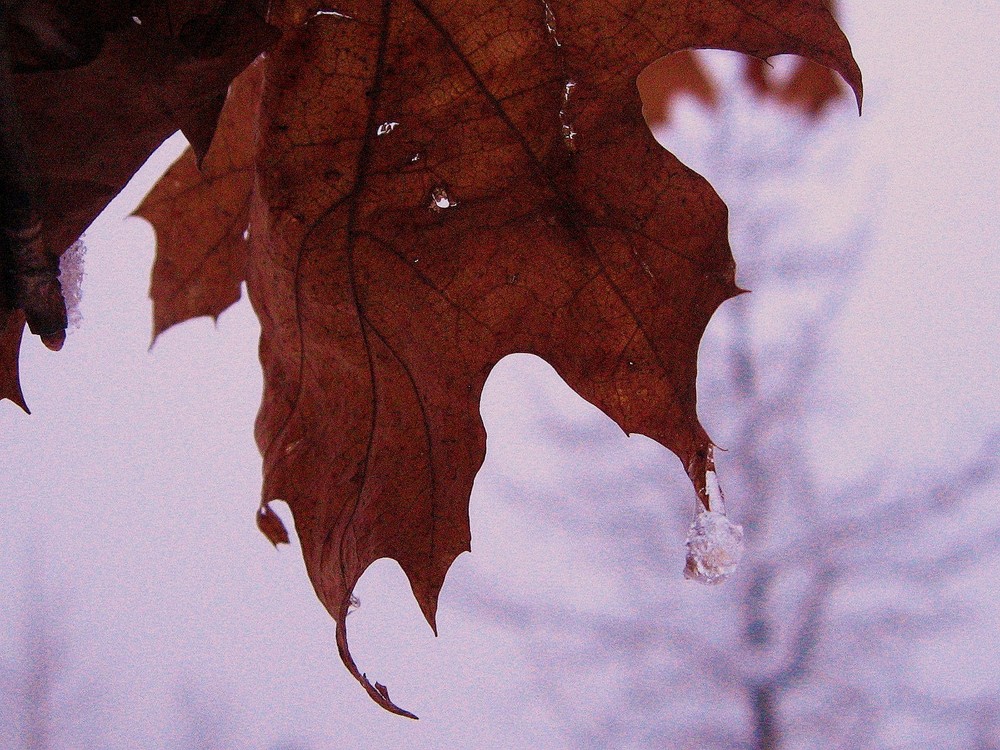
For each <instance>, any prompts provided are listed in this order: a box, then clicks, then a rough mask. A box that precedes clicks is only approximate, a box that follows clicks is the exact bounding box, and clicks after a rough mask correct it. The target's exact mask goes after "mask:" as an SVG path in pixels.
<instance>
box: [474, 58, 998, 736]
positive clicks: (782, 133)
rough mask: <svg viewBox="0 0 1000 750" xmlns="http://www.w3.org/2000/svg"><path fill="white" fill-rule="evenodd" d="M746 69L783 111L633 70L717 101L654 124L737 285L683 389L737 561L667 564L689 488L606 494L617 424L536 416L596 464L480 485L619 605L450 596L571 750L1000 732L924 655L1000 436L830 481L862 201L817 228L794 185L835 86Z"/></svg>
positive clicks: (953, 616) (659, 482) (701, 68)
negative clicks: (680, 123) (723, 222)
mask: <svg viewBox="0 0 1000 750" xmlns="http://www.w3.org/2000/svg"><path fill="white" fill-rule="evenodd" d="M671 65H674V67H673V68H671ZM734 67H735V66H734ZM739 75H743V76H744V77H745V78H748V79H750V80H752V81H755V88H756V90H757V91H758V92H759V93H760V92H763V93H764V94H765V95H767V92H768V91H778V92H785V93H784V94H781V93H778V94H773V95H771V99H772V100H774V101H777V102H780V103H782V104H783V106H795V107H797V108H798V109H799V112H800V114H799V115H797V116H794V115H793V116H792V117H785V118H782V117H780V116H778V115H777V114H776V111H775V109H773V108H772V109H770V110H766V109H765V110H764V111H762V109H761V107H760V103H759V102H750V103H748V102H747V101H746V100H745V98H744V99H741V98H740V97H739V96H726V95H723V94H721V93H720V91H719V90H717V89H716V88H715V87H714V84H713V83H712V75H711V71H710V70H709V68H708V67H707V66H706V65H705V64H704V62H703V61H701V60H699V58H698V57H696V56H694V55H693V54H691V55H689V54H685V55H684V56H678V57H677V59H676V60H674V61H670V60H669V59H668V60H664V61H661V62H660V63H658V65H657V67H656V68H654V69H651V70H649V71H647V73H645V74H644V77H645V78H644V79H641V80H640V85H641V86H643V85H644V86H645V88H646V93H647V96H646V103H647V110H646V115H647V119H649V120H650V121H656V120H658V119H660V118H658V117H657V113H658V112H659V114H660V117H661V118H662V117H663V115H662V112H663V108H665V107H669V108H670V110H671V111H670V117H669V118H667V119H669V120H670V121H672V122H673V121H676V120H677V119H678V117H677V115H678V112H677V111H674V108H675V107H677V101H676V99H675V97H674V96H673V94H676V93H677V92H680V93H682V94H688V95H693V96H694V98H695V99H697V100H698V101H699V102H700V103H701V104H702V105H703V106H705V107H707V108H710V109H711V110H712V114H711V116H710V117H702V118H701V119H700V120H698V123H699V124H700V125H701V127H700V131H701V132H700V133H699V134H698V135H699V136H701V137H700V139H699V138H696V139H695V142H693V143H692V142H687V141H684V142H681V143H678V141H680V140H682V137H681V135H679V134H678V132H676V131H674V130H671V131H668V132H667V133H666V137H667V139H668V145H669V147H670V148H671V149H677V150H678V151H679V152H680V153H681V154H683V155H686V156H687V157H688V158H693V159H695V160H696V162H697V167H698V168H699V169H700V170H702V173H704V174H707V175H709V177H710V179H711V180H712V181H713V184H715V185H716V186H717V187H718V188H719V190H720V193H721V194H722V195H723V197H724V198H725V199H726V201H727V203H728V205H729V206H730V212H731V213H730V215H731V238H732V243H733V247H734V252H735V254H736V256H737V259H738V261H739V263H740V270H739V273H740V277H739V281H740V283H741V285H742V286H744V287H748V288H750V289H751V290H753V291H752V293H751V294H748V295H743V296H741V297H739V298H737V299H734V300H731V301H730V302H728V303H727V304H726V305H725V306H724V307H723V309H722V310H721V311H720V313H718V314H717V316H716V319H715V320H714V321H713V325H712V328H711V329H710V335H709V336H708V337H707V338H706V341H705V342H704V343H703V346H702V355H701V360H700V370H701V379H700V382H699V396H700V403H701V404H702V411H703V421H705V423H706V425H707V426H708V428H709V432H710V434H711V435H712V436H713V439H714V440H715V442H716V443H717V444H718V445H719V446H721V447H722V448H723V449H725V450H724V451H722V452H720V453H719V454H718V455H717V461H718V464H719V466H720V477H721V479H722V482H723V487H724V489H725V490H726V492H727V498H728V501H729V503H728V504H729V508H730V514H731V515H733V516H734V517H735V520H736V521H737V522H738V523H742V524H743V525H744V526H745V530H746V535H747V539H748V546H749V551H748V554H747V558H746V560H745V561H744V565H743V568H742V570H741V571H739V572H738V573H737V574H736V575H734V576H733V578H732V579H731V580H730V581H729V582H727V583H725V584H724V585H723V586H722V587H721V588H719V589H715V590H704V589H699V588H697V587H696V585H695V584H692V583H690V582H684V581H681V580H680V578H681V576H680V571H679V569H678V567H679V566H677V560H678V554H677V550H675V549H674V550H672V549H671V545H675V546H679V540H678V539H677V538H678V537H679V536H680V535H681V534H682V531H683V529H684V527H685V526H686V524H687V521H688V520H689V515H685V514H689V513H690V506H689V504H688V503H667V502H662V503H660V504H658V503H655V502H650V501H649V499H650V497H654V496H655V497H661V498H662V496H663V494H664V492H663V489H662V486H663V483H664V479H663V477H662V476H658V475H657V476H652V475H649V476H637V477H636V478H635V483H636V486H635V487H630V488H622V489H621V491H620V492H618V493H616V494H614V495H611V494H610V493H609V492H602V491H600V489H598V488H594V487H586V486H585V483H586V482H587V481H588V478H593V477H594V476H596V475H597V474H598V471H599V467H600V466H601V465H602V464H603V463H605V462H606V461H608V460H612V459H609V458H605V456H613V454H614V453H615V449H614V442H613V438H608V437H605V436H604V433H600V434H596V433H595V431H594V430H593V429H587V428H590V427H591V425H589V424H588V425H583V426H577V425H573V424H567V423H566V422H565V421H563V422H560V421H559V420H555V419H552V420H550V421H549V422H548V424H547V426H546V429H547V430H548V434H547V435H546V436H545V439H547V440H552V441H556V442H559V443H561V445H562V448H563V450H564V451H566V452H567V453H568V454H571V455H572V456H573V457H574V458H575V460H576V461H577V462H578V463H579V464H580V465H587V466H590V467H596V468H592V469H591V470H589V471H587V472H581V473H580V477H579V479H578V480H577V482H576V483H575V484H573V485H571V486H569V487H564V488H559V492H558V495H559V496H564V497H565V498H566V501H567V502H566V504H565V505H564V504H563V503H561V502H558V501H557V500H558V499H559V498H558V497H557V498H555V500H554V498H553V496H552V495H551V494H547V493H543V492H538V491H531V490H529V489H527V486H528V481H527V480H526V481H525V482H524V483H523V484H522V483H521V482H519V481H517V479H516V478H508V479H507V480H506V484H505V485H503V486H498V487H496V488H495V489H494V490H493V492H494V494H495V495H496V496H497V497H499V498H500V499H501V501H502V502H503V503H505V504H509V505H510V507H511V508H512V513H514V514H518V515H523V516H524V517H527V518H533V519H540V520H539V522H538V523H539V528H538V534H539V536H540V537H541V538H542V539H544V538H546V537H551V538H556V537H558V538H559V539H560V544H564V543H566V542H565V540H566V539H567V538H569V539H570V540H571V541H570V543H571V544H573V545H576V547H577V548H578V549H579V550H580V555H579V557H578V558H577V559H579V560H582V561H583V562H582V563H581V564H580V567H579V569H578V570H576V576H577V578H578V579H579V580H580V581H581V582H583V581H588V580H592V579H596V580H600V579H604V580H607V581H609V583H608V584H607V585H608V586H610V587H611V588H613V590H614V591H615V592H616V600H617V607H616V609H615V611H613V612H602V611H600V610H597V611H591V610H590V608H588V606H587V603H586V602H576V603H573V602H567V603H561V602H559V601H558V600H557V598H556V597H552V598H549V599H539V598H538V597H532V596H530V595H526V594H525V593H523V592H510V593H507V594H483V593H482V592H484V591H487V592H489V591H496V589H497V585H498V584H497V582H495V581H491V582H489V583H485V582H480V583H479V584H473V585H472V586H470V587H468V588H467V589H466V590H465V591H464V592H463V594H462V600H463V603H464V605H465V606H467V607H468V608H470V610H471V611H473V612H475V613H476V614H479V615H485V616H489V617H491V618H492V619H493V620H494V622H496V623H499V624H501V625H503V626H504V627H507V628H510V629H511V630H512V631H513V632H515V633H516V634H517V636H518V638H519V639H520V640H521V641H522V642H523V643H524V647H525V649H526V652H527V653H529V654H530V655H531V658H532V659H533V660H534V661H535V663H536V665H537V678H538V683H539V686H540V687H539V690H540V692H541V694H542V695H544V696H545V700H546V702H547V704H548V705H549V706H550V707H551V710H552V711H553V713H554V714H555V715H557V716H559V717H560V721H561V725H562V726H563V727H564V731H565V736H566V744H567V746H569V747H593V748H606V747H616V748H627V747H635V748H648V747H676V748H682V747H683V748H700V749H707V748H747V749H750V748H752V749H753V750H784V749H785V748H807V747H808V748H814V747H823V748H845V750H855V749H857V750H860V749H861V748H883V747H912V748H918V747H919V748H944V747H956V748H959V747H961V748H986V747H991V748H993V747H997V745H996V744H995V743H996V731H997V730H996V727H997V722H996V720H995V719H993V718H991V717H992V716H995V713H996V712H995V711H994V712H993V713H992V714H991V713H990V712H989V711H988V710H987V709H986V708H985V707H987V706H995V705H996V703H997V701H998V700H1000V691H997V690H996V689H995V688H993V687H992V686H988V687H982V686H979V687H977V686H975V685H972V684H970V685H966V686H963V687H964V688H965V690H966V691H967V692H968V691H971V694H970V695H967V696H965V697H962V698H955V699H951V698H949V697H947V695H946V693H947V691H933V692H932V691H929V690H927V689H926V688H922V687H921V686H920V678H921V666H922V664H923V662H924V661H926V658H927V653H928V652H930V653H933V651H934V650H935V648H937V647H939V646H940V647H946V646H947V644H948V642H949V639H955V638H956V634H958V637H961V633H962V631H963V630H964V629H966V628H969V627H970V626H974V625H975V623H974V622H971V623H970V619H974V618H972V614H971V611H970V612H966V611H963V606H962V595H961V591H960V589H961V584H962V581H963V576H965V575H966V574H967V572H968V571H969V569H971V568H976V567H977V566H979V567H982V566H984V565H985V564H986V563H987V561H989V560H990V559H991V558H993V557H994V556H995V555H996V553H997V551H998V548H1000V524H998V523H996V521H995V520H993V519H992V518H990V519H989V520H982V519H980V518H978V517H977V514H978V515H981V512H980V511H979V508H980V507H981V499H982V497H983V495H984V494H985V493H990V492H993V493H995V491H996V476H997V470H998V458H997V456H998V439H997V436H996V435H992V436H987V437H986V438H984V439H982V440H981V441H980V443H979V445H978V447H974V439H973V438H970V443H973V446H970V447H972V451H971V454H970V455H968V456H967V457H966V458H964V459H961V460H958V461H957V462H955V463H953V464H951V465H946V466H914V465H912V463H910V462H908V461H907V460H906V459H905V457H901V458H900V459H899V461H898V462H895V463H893V464H892V465H885V463H882V462H880V463H878V464H877V465H872V466H857V467H852V469H853V471H851V472H848V475H849V476H848V478H847V479H846V480H839V479H838V480H836V481H835V482H834V481H831V480H829V479H827V478H826V477H825V476H824V475H823V473H822V472H821V471H820V470H819V466H821V465H822V463H823V462H822V460H821V457H820V459H819V460H818V459H817V456H815V455H814V440H813V435H814V432H815V429H816V427H817V425H818V424H821V423H822V422H823V420H824V419H828V418H829V412H828V407H829V401H830V399H829V397H828V394H827V393H826V389H827V386H826V377H825V374H826V373H827V372H828V371H829V370H830V368H835V367H836V360H835V358H834V353H833V341H834V337H835V336H836V333H837V327H838V324H839V322H840V316H841V312H842V311H843V309H844V307H845V305H846V304H847V303H848V302H849V301H850V299H851V295H852V294H853V293H854V291H855V288H856V283H857V281H858V278H859V274H860V272H861V270H862V268H863V265H864V262H865V259H866V256H867V255H868V252H869V245H870V243H871V237H872V236H873V234H872V230H871V225H872V224H873V222H874V220H875V218H876V217H875V216H874V215H873V211H874V210H875V208H874V207H873V206H872V205H871V204H869V206H867V207H866V206H863V205H858V206H856V207H855V210H854V211H852V212H851V217H852V218H850V219H849V221H847V222H846V226H840V227H837V228H836V229H835V230H825V231H817V230H816V228H815V227H813V226H811V224H810V218H809V211H808V208H809V201H808V199H807V198H799V197H798V196H799V195H800V194H804V195H809V194H810V190H811V189H812V187H811V185H810V184H809V179H810V174H811V173H815V172H817V171H818V172H821V173H823V175H824V179H826V180H830V179H831V173H833V174H835V173H836V172H837V171H838V169H839V167H840V166H842V165H843V163H844V162H845V156H844V154H839V155H838V154H836V153H834V154H833V155H831V154H830V153H829V151H830V149H829V137H828V136H829V134H825V137H824V133H823V132H822V123H819V124H818V125H817V118H818V117H819V116H820V115H821V114H822V113H823V112H824V111H826V110H827V108H828V107H829V105H831V104H832V103H834V102H835V101H836V100H837V97H838V93H837V92H838V89H837V88H836V87H835V86H832V87H831V86H827V84H828V83H829V80H828V77H827V78H823V77H822V74H821V72H820V71H816V70H812V69H810V70H806V71H803V69H802V67H801V66H793V68H792V69H791V70H790V71H789V72H788V73H787V75H786V77H785V78H781V73H780V71H778V72H775V71H771V70H770V69H768V68H763V67H762V64H760V63H758V62H751V63H749V64H747V65H746V67H744V68H743V70H742V71H739V70H735V71H734V70H731V71H730V77H731V78H733V77H736V76H739ZM765 76H766V78H765ZM768 81H770V83H768ZM658 83H659V85H660V86H665V87H667V93H666V95H665V94H664V91H663V90H662V89H661V90H657V88H656V87H657V84H658ZM768 86H772V87H773V88H772V89H769V88H768ZM809 86H820V87H821V89H822V90H820V91H813V92H812V94H810V93H809V90H808V87H809ZM671 87H673V88H671ZM650 92H652V93H650ZM671 92H673V94H672V93H671ZM788 92H791V93H788ZM661 121H662V120H661ZM706 122H707V123H708V128H707V130H708V131H709V133H710V134H709V135H708V136H705V132H706V125H705V123H706ZM816 129H818V130H819V131H820V132H819V133H817V132H815V130H816ZM681 130H682V131H683V129H681ZM810 131H811V132H810ZM815 141H818V142H819V143H820V146H818V147H814V146H810V145H809V144H811V143H813V142H815ZM824 143H826V144H827V145H826V147H825V150H824V146H823V144H824ZM872 203H874V202H872ZM549 406H550V408H551V410H556V408H555V407H554V406H551V405H549ZM709 410H710V411H709ZM536 481H537V480H536ZM676 494H677V495H682V494H683V490H681V489H679V488H678V489H677V490H676ZM672 499H673V498H672ZM677 505H680V506H682V507H683V509H684V510H683V514H681V515H678V514H677V513H676V508H675V507H674V506H677ZM566 506H569V507H568V508H567V507H566ZM667 529H674V530H675V532H676V533H674V534H673V535H672V536H671V538H670V539H666V538H665V537H667V536H668V532H667ZM473 592H475V593H473ZM553 623H558V625H557V626H554V625H553ZM925 671H926V670H925ZM529 700H532V701H534V700H537V696H531V697H530V698H529ZM990 743H994V744H990Z"/></svg>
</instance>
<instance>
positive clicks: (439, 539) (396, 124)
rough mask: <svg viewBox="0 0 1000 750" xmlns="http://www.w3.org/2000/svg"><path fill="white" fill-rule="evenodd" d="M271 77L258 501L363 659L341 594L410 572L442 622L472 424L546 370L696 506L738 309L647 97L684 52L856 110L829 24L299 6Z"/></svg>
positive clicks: (705, 6) (843, 47) (258, 252)
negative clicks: (391, 564)
mask: <svg viewBox="0 0 1000 750" xmlns="http://www.w3.org/2000/svg"><path fill="white" fill-rule="evenodd" d="M273 18H274V19H275V22H276V23H278V24H279V25H280V26H282V28H283V30H284V38H283V41H282V42H281V44H280V45H279V46H277V47H276V48H275V49H274V51H273V53H272V54H270V55H269V57H268V60H267V70H266V77H265V80H266V83H265V92H264V100H263V106H262V109H261V118H262V120H261V134H262V137H261V145H260V148H261V151H260V153H259V155H258V161H257V163H258V167H259V175H258V178H259V186H260V190H259V193H257V194H256V195H255V199H254V208H253V210H252V213H251V232H252V233H253V235H254V237H255V238H256V241H255V242H254V244H253V246H252V248H251V257H250V263H249V266H248V289H249V292H250V297H251V300H252V302H253V304H254V307H255V309H256V310H257V313H258V316H259V317H260V320H261V325H262V339H261V361H262V364H263V366H264V373H265V392H264V401H263V404H262V407H261V411H260V414H259V417H258V423H257V439H258V443H259V445H260V448H261V451H262V453H263V455H264V489H263V498H264V500H265V501H269V500H271V499H274V498H280V499H283V500H285V501H286V502H287V503H288V504H289V506H290V507H291V509H292V513H293V515H294V517H295V521H296V528H297V530H298V534H299V537H300V539H301V542H302V548H303V554H304V555H305V559H306V566H307V569H308V572H309V575H310V577H311V579H312V582H313V585H314V587H315V589H316V591H317V593H318V594H319V597H320V599H321V600H322V601H323V603H324V604H325V605H326V607H327V609H328V610H329V611H330V613H331V614H332V615H333V616H334V618H335V619H336V620H337V640H338V645H339V647H340V652H341V656H342V658H343V659H344V662H345V664H346V665H347V666H348V668H349V669H350V671H351V672H352V673H353V674H354V675H355V677H357V678H358V679H359V680H360V681H361V682H362V684H363V685H364V686H365V688H366V689H367V690H368V692H369V694H370V695H371V696H372V698H373V699H374V700H376V701H377V702H378V703H380V704H381V705H383V706H384V707H386V708H387V709H389V710H392V711H396V712H398V713H402V714H406V715H408V713H407V712H405V711H403V710H402V709H400V708H399V707H397V706H396V705H394V704H393V703H392V702H391V701H389V700H388V698H387V697H386V694H385V692H384V691H383V690H380V689H379V688H378V687H376V686H374V685H372V684H371V683H370V682H369V681H368V680H367V678H366V677H365V676H364V675H363V674H361V672H360V670H359V669H358V668H357V666H356V665H355V663H354V661H353V658H352V657H351V655H350V652H349V649H348V647H347V637H346V627H345V618H346V614H347V610H348V606H349V601H350V595H351V590H352V588H353V586H354V585H355V583H356V582H357V580H358V578H359V577H360V576H361V574H362V573H363V572H364V570H365V569H366V568H367V567H368V566H369V565H370V564H371V563H372V562H373V561H375V560H377V559H379V558H381V557H391V558H394V559H396V560H397V561H399V563H400V565H401V567H402V568H403V570H404V571H405V573H406V575H407V576H408V578H409V580H410V584H411V586H412V588H413V592H414V595H415V596H416V598H417V601H418V603H419V604H420V606H421V609H422V610H423V612H424V615H425V617H426V618H427V620H428V622H429V623H430V624H431V626H432V627H434V623H435V612H436V607H437V599H438V595H439V592H440V589H441V586H442V584H443V581H444V577H445V574H446V572H447V570H448V568H449V566H450V565H451V562H452V561H453V560H454V558H455V557H456V556H457V555H459V554H461V552H463V551H465V550H467V549H468V548H469V526H468V498H469V493H470V491H471V488H472V482H473V478H474V476H475V473H476V471H477V470H478V468H479V466H480V465H481V463H482V460H483V456H484V448H485V434H484V431H483V426H482V422H481V419H480V415H479V398H480V393H481V390H482V386H483V383H484V382H485V380H486V377H487V376H488V374H489V371H490V369H491V368H492V366H493V365H494V364H495V363H496V362H497V361H498V360H499V359H501V358H502V357H503V356H505V355H506V354H509V353H512V352H530V353H534V354H537V355H539V356H541V357H543V358H544V359H546V360H547V361H548V362H550V363H551V364H552V365H553V366H554V367H555V368H556V370H557V371H558V372H559V373H560V374H561V375H562V377H563V378H564V379H565V380H566V381H567V382H568V383H569V384H570V386H572V387H573V388H574V389H575V390H577V391H578V392H579V393H581V394H582V395H583V396H584V397H585V398H587V399H588V400H589V401H591V402H592V403H594V404H596V405H597V406H599V407H600V408H601V409H603V410H604V411H605V412H606V413H607V414H609V415H610V416H611V417H612V418H613V419H615V421H616V422H618V424H619V425H621V427H622V429H624V430H626V431H627V432H638V433H642V434H645V435H648V436H650V437H653V438H654V439H656V440H658V441H659V442H661V443H663V444H664V445H666V446H668V447H670V448H671V450H673V451H674V452H675V453H677V454H678V455H679V456H680V457H681V459H682V461H683V462H684V464H685V466H686V467H687V469H688V472H689V474H690V475H691V478H692V480H693V482H694V483H695V485H696V487H697V488H698V490H699V492H702V493H703V492H704V474H705V461H706V455H707V451H708V448H709V445H710V441H709V439H708V437H707V435H706V434H705V433H704V431H703V430H702V428H701V426H700V425H699V424H698V420H697V416H696V410H695V375H696V372H695V365H696V355H697V348H698V342H699V340H700V337H701V334H702V332H703V331H704V328H705V326H706V324H707V322H708V320H709V318H710V317H711V315H712V313H713V312H714V311H715V309H716V308H717V307H718V305H719V304H721V302H723V301H724V300H725V299H727V298H728V297H731V296H733V295H734V294H737V293H738V292H739V290H738V289H737V287H736V285H735V283H734V280H733V262H732V257H731V255H730V252H729V248H728V244H727V240H726V211H725V207H724V206H723V205H722V203H721V201H720V200H719V199H718V198H717V196H716V195H715V193H714V192H713V191H712V190H711V188H710V187H709V186H708V184H707V183H706V182H705V181H704V180H703V179H701V178H700V177H698V176H697V175H695V174H694V173H693V172H691V171H690V170H688V169H686V168H685V167H684V166H683V165H682V164H680V163H679V162H678V161H677V160H676V159H675V158H673V157H672V156H671V155H670V154H668V153H667V152H665V151H663V150H662V149H661V148H660V147H659V146H658V145H657V144H656V143H655V141H654V140H653V139H652V137H651V135H650V133H649V131H648V129H647V128H646V127H645V125H644V122H643V119H642V113H641V106H640V100H639V96H638V93H637V91H636V85H635V79H636V76H637V75H638V74H639V73H640V72H641V71H642V70H643V68H644V67H645V66H646V65H648V64H649V63H650V62H652V61H653V60H655V59H657V58H658V57H660V56H662V55H664V54H668V53H671V52H675V51H678V50H680V49H683V48H688V47H694V46H713V47H724V48H730V49H736V50H739V51H743V52H746V53H748V54H752V55H757V56H760V57H767V56H770V55H773V54H778V53H786V52H791V53H797V54H801V55H809V56H811V57H812V58H814V59H816V60H818V61H819V62H822V63H824V64H827V65H831V66H833V67H835V68H836V69H838V70H839V71H841V72H842V74H843V75H845V76H846V77H847V78H848V80H849V81H850V82H851V84H852V85H853V86H854V87H855V89H856V90H857V91H858V92H859V95H860V77H859V74H858V71H857V67H856V66H855V64H854V61H853V59H852V58H851V56H850V51H849V47H848V45H847V42H846V40H844V38H843V36H842V35H841V34H840V32H839V30H838V29H837V27H836V24H835V22H834V21H833V19H832V17H831V16H830V14H829V13H828V12H827V11H826V10H825V7H824V6H823V5H822V4H821V3H819V2H802V1H799V2H755V3H746V4H743V5H739V6H734V5H733V4H730V3H718V2H714V1H709V0H705V1H703V2H695V3H688V4H687V5H686V12H685V13H684V14H683V15H681V14H677V13H676V9H675V8H674V6H673V4H671V3H658V4H657V3H654V4H649V3H645V4H640V3H636V4H634V6H633V7H630V8H628V9H620V10H618V9H615V8H612V7H610V6H607V5H606V4H601V3H568V2H553V3H549V4H548V5H547V6H543V8H541V9H540V8H539V7H538V5H537V4H536V3H534V2H527V1H523V2H511V3H504V4H502V5H499V6H497V5H496V4H493V3H488V2H485V1H480V0H466V1H465V2H462V3H458V4H456V3H438V2H425V1H424V0H413V2H410V3H396V2H393V1H392V0H385V1H384V2H382V3H380V4H377V5H371V4H368V3H360V2H353V3H348V4H347V5H345V6H343V7H339V8H338V13H336V14H333V13H326V14H319V15H314V14H311V13H310V8H309V7H307V6H305V5H299V4H296V3H285V4H282V5H281V6H280V7H279V8H278V9H276V12H275V15H274V16H273Z"/></svg>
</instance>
